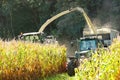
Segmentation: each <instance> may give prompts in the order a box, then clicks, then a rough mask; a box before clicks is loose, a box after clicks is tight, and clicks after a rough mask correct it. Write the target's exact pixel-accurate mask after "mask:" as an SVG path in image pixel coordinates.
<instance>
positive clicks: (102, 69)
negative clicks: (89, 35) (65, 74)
mask: <svg viewBox="0 0 120 80" xmlns="http://www.w3.org/2000/svg"><path fill="white" fill-rule="evenodd" d="M75 71H76V76H75V78H76V80H120V42H119V41H117V40H115V41H114V42H113V44H112V45H111V46H110V47H109V48H108V49H99V50H98V52H96V53H94V54H93V56H92V58H91V59H90V60H89V59H84V61H83V63H82V64H81V65H80V67H79V69H75Z"/></svg>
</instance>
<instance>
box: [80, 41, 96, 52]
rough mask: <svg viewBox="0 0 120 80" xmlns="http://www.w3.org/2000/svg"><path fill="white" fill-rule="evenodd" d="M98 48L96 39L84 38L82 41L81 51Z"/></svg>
mask: <svg viewBox="0 0 120 80" xmlns="http://www.w3.org/2000/svg"><path fill="white" fill-rule="evenodd" d="M96 48H97V45H96V40H82V41H81V42H80V51H85V50H91V49H92V50H94V49H96Z"/></svg>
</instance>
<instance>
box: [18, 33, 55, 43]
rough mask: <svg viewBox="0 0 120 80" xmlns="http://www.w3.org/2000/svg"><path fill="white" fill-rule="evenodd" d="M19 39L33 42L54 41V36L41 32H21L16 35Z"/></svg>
mask: <svg viewBox="0 0 120 80" xmlns="http://www.w3.org/2000/svg"><path fill="white" fill-rule="evenodd" d="M18 39H19V40H23V41H29V42H33V43H45V44H46V43H47V44H51V43H55V42H56V38H55V37H54V36H52V35H51V36H46V34H44V33H41V32H30V33H23V34H20V35H19V36H18Z"/></svg>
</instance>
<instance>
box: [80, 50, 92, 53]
mask: <svg viewBox="0 0 120 80" xmlns="http://www.w3.org/2000/svg"><path fill="white" fill-rule="evenodd" d="M88 52H90V50H87V51H80V54H86V53H88Z"/></svg>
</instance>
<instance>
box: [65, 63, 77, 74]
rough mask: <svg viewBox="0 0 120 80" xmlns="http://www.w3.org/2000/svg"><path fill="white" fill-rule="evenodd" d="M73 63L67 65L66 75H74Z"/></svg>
mask: <svg viewBox="0 0 120 80" xmlns="http://www.w3.org/2000/svg"><path fill="white" fill-rule="evenodd" d="M74 64H75V63H74V62H73V61H70V62H69V63H68V65H67V73H68V75H69V76H74V75H75V71H74V69H75V65H74Z"/></svg>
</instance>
